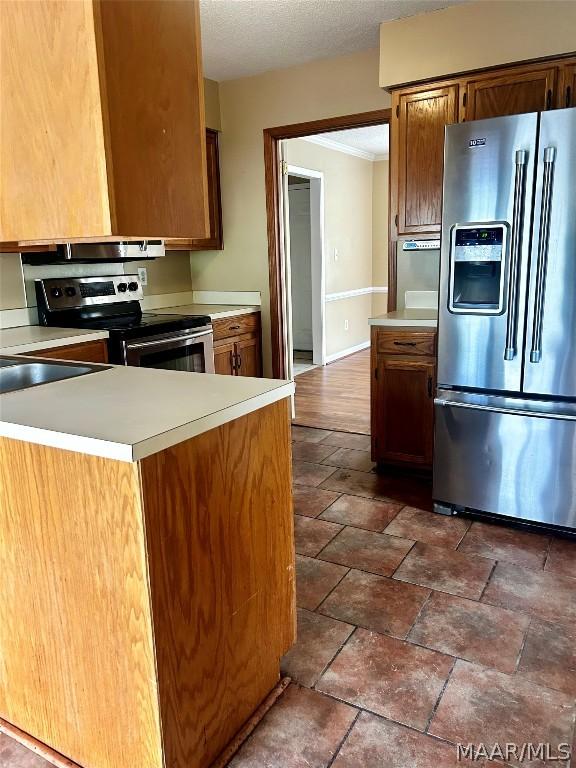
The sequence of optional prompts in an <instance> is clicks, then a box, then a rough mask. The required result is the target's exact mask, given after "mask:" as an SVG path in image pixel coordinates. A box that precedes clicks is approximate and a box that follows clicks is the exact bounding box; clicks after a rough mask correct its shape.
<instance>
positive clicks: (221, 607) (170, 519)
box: [0, 358, 295, 768]
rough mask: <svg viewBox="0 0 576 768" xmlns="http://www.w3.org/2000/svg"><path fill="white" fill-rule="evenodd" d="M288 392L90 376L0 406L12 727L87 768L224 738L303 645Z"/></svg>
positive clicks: (1, 557) (133, 373)
mask: <svg viewBox="0 0 576 768" xmlns="http://www.w3.org/2000/svg"><path fill="white" fill-rule="evenodd" d="M27 362H31V358H27ZM292 390H293V386H292V385H291V384H287V383H285V382H281V381H273V380H263V379H260V380H257V379H251V378H246V379H240V378H230V377H224V376H215V375H209V374H194V373H182V372H174V371H167V370H156V369H142V368H129V367H115V366H113V367H105V366H100V367H98V366H95V372H93V373H89V374H87V375H83V376H78V377H77V378H74V379H67V380H63V381H55V382H52V383H48V384H42V385H41V386H36V387H30V388H28V389H22V390H20V391H15V392H10V393H8V394H3V395H0V526H1V527H2V531H3V535H2V537H1V540H0V569H1V572H2V574H3V582H4V588H3V599H2V601H1V603H0V657H1V658H2V664H1V666H0V717H1V718H2V719H3V720H5V721H7V722H8V723H10V724H12V725H14V726H16V727H17V728H19V729H20V730H22V731H24V732H25V733H27V734H29V735H31V736H32V737H34V738H35V739H37V740H38V741H40V742H42V743H44V744H46V745H47V746H49V747H50V748H52V749H54V750H56V751H57V752H59V753H61V754H63V755H65V756H66V757H68V758H70V759H71V760H73V761H74V762H75V763H78V764H79V765H81V766H87V767H88V768H119V766H122V768H162V766H170V768H184V767H185V768H204V766H207V765H209V764H210V763H211V762H212V761H213V760H214V759H215V758H216V757H217V756H218V754H219V753H220V752H221V751H222V750H223V749H224V748H225V747H226V746H227V744H228V743H229V742H230V740H231V739H232V738H233V737H234V735H235V733H236V732H237V731H238V730H239V729H240V728H241V727H242V725H243V724H244V723H245V722H246V720H247V719H248V718H249V717H250V716H251V715H252V713H253V712H254V710H255V709H256V708H257V706H258V705H259V704H260V702H261V701H262V700H263V699H264V698H265V696H266V695H267V694H268V692H269V691H270V690H271V689H272V688H273V687H274V685H275V684H276V683H277V681H278V677H279V659H280V657H281V655H282V654H283V653H285V652H286V650H287V649H288V648H289V647H290V646H291V644H292V643H293V642H294V636H295V605H294V567H293V566H294V550H293V546H294V545H293V535H292V525H293V523H292V501H291V476H290V466H291V465H290V419H289V399H288V398H289V396H290V395H291V393H292Z"/></svg>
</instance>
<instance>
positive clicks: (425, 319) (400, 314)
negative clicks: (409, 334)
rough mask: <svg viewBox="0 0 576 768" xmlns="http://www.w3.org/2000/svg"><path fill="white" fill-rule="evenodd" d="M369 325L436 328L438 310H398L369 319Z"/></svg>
mask: <svg viewBox="0 0 576 768" xmlns="http://www.w3.org/2000/svg"><path fill="white" fill-rule="evenodd" d="M368 324H369V325H384V326H387V325H388V326H408V327H409V326H420V327H425V328H426V327H428V328H436V326H437V325H438V310H436V309H399V310H397V311H395V312H387V313H386V314H385V315H378V317H371V318H370V320H369V321H368Z"/></svg>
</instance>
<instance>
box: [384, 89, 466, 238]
mask: <svg viewBox="0 0 576 768" xmlns="http://www.w3.org/2000/svg"><path fill="white" fill-rule="evenodd" d="M393 106H394V105H393ZM395 106H396V109H395V114H396V116H397V125H396V126H395V127H396V129H397V133H398V166H397V167H398V233H399V234H412V233H417V232H429V231H430V230H431V229H434V228H436V227H439V226H440V220H441V215H442V173H443V150H444V127H445V126H446V125H447V124H448V123H455V122H457V121H458V86H457V85H449V86H446V87H444V88H433V89H430V88H426V89H424V90H421V91H414V92H408V93H401V94H399V96H398V100H397V104H396V105H395Z"/></svg>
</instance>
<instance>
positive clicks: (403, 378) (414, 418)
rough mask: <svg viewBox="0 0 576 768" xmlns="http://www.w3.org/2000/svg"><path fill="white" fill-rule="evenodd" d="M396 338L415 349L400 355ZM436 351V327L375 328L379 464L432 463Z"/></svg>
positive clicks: (373, 386)
mask: <svg viewBox="0 0 576 768" xmlns="http://www.w3.org/2000/svg"><path fill="white" fill-rule="evenodd" d="M395 340H396V341H400V342H408V341H410V340H413V341H414V343H415V347H407V346H405V347H402V348H401V349H403V353H399V352H398V347H394V346H392V345H393V342H394V341H395ZM414 349H415V350H416V352H412V350H414ZM435 349H436V331H432V330H430V331H425V330H422V329H415V330H412V329H409V328H405V329H402V330H401V331H394V332H392V330H391V329H389V328H379V327H374V328H372V336H371V367H372V376H371V422H372V423H371V429H372V459H373V460H374V461H376V462H378V463H379V464H386V463H391V464H402V465H405V466H415V467H423V468H429V467H431V465H432V446H433V440H434V389H435V386H436V358H435V356H434V353H435ZM425 353H426V354H425Z"/></svg>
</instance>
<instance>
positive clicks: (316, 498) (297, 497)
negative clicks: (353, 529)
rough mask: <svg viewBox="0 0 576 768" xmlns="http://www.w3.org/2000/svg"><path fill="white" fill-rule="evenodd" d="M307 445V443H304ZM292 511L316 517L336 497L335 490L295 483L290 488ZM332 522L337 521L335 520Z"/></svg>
mask: <svg viewBox="0 0 576 768" xmlns="http://www.w3.org/2000/svg"><path fill="white" fill-rule="evenodd" d="M305 445H307V443H305ZM292 495H293V497H294V512H295V513H296V514H297V515H304V517H317V516H318V515H319V514H320V512H323V511H324V510H325V509H326V508H327V507H329V506H330V504H332V503H333V502H334V501H336V499H337V498H338V496H339V495H338V494H337V493H336V492H335V491H323V490H322V489H321V488H311V487H310V486H307V485H295V486H294V488H293V489H292ZM334 522H338V521H337V520H335V521H334Z"/></svg>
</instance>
